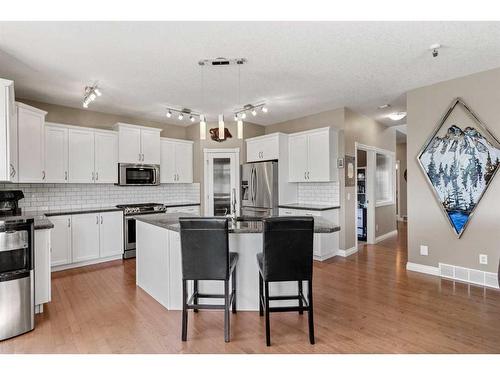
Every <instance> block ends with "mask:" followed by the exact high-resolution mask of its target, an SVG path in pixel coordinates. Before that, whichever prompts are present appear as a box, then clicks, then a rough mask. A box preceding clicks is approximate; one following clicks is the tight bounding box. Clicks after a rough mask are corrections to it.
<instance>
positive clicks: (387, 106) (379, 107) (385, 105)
mask: <svg viewBox="0 0 500 375" xmlns="http://www.w3.org/2000/svg"><path fill="white" fill-rule="evenodd" d="M390 107H391V105H390V104H382V105H379V106H378V107H377V108H378V109H387V108H390Z"/></svg>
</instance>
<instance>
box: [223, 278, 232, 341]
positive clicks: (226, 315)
mask: <svg viewBox="0 0 500 375" xmlns="http://www.w3.org/2000/svg"><path fill="white" fill-rule="evenodd" d="M224 296H225V298H224V341H226V342H229V341H230V340H231V338H230V332H229V329H230V322H229V319H230V315H229V302H230V299H229V297H230V294H229V280H225V281H224Z"/></svg>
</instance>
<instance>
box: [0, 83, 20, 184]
mask: <svg viewBox="0 0 500 375" xmlns="http://www.w3.org/2000/svg"><path fill="white" fill-rule="evenodd" d="M14 99H15V95H14V82H13V81H10V80H6V79H2V78H0V181H10V182H17V181H18V177H19V173H18V171H19V168H18V160H17V110H16V103H15V101H14Z"/></svg>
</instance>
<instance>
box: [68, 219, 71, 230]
mask: <svg viewBox="0 0 500 375" xmlns="http://www.w3.org/2000/svg"><path fill="white" fill-rule="evenodd" d="M70 227H71V218H69V217H68V228H70Z"/></svg>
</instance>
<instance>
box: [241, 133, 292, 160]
mask: <svg viewBox="0 0 500 375" xmlns="http://www.w3.org/2000/svg"><path fill="white" fill-rule="evenodd" d="M283 137H286V135H285V134H282V133H273V134H268V135H263V136H259V137H254V138H249V139H247V140H246V142H247V163H249V162H254V161H264V160H278V159H280V151H281V150H280V138H283Z"/></svg>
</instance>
